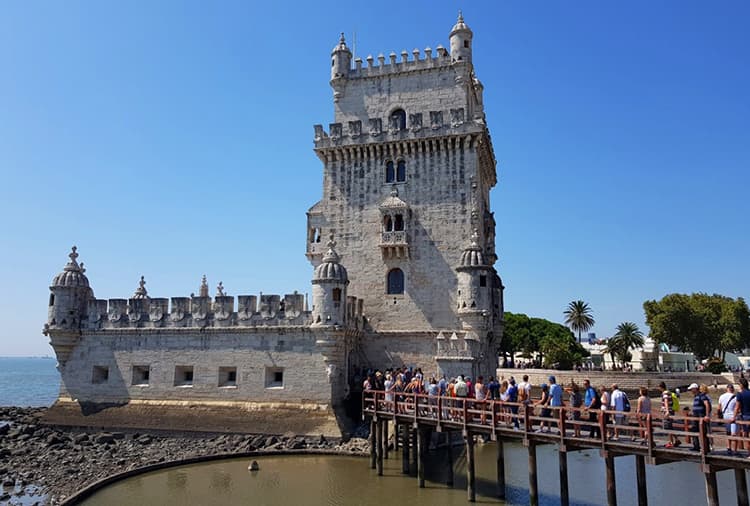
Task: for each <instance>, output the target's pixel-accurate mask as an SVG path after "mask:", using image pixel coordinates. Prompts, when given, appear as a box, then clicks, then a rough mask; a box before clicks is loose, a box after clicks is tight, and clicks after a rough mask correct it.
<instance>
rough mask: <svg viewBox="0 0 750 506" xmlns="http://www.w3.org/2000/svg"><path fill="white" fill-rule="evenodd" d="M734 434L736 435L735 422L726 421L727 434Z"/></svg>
mask: <svg viewBox="0 0 750 506" xmlns="http://www.w3.org/2000/svg"><path fill="white" fill-rule="evenodd" d="M736 435H737V424H736V423H728V424H727V436H736Z"/></svg>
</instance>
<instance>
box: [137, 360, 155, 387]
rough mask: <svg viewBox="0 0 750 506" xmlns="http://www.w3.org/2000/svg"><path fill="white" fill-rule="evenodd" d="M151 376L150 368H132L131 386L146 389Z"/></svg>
mask: <svg viewBox="0 0 750 506" xmlns="http://www.w3.org/2000/svg"><path fill="white" fill-rule="evenodd" d="M150 376H151V370H150V367H149V366H147V365H134V366H133V385H135V386H141V387H147V386H148V383H149V380H150Z"/></svg>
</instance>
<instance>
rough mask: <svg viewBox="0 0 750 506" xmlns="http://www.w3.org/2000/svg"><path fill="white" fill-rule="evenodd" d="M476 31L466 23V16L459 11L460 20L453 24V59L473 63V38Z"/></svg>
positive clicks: (451, 37)
mask: <svg viewBox="0 0 750 506" xmlns="http://www.w3.org/2000/svg"><path fill="white" fill-rule="evenodd" d="M473 36H474V33H473V32H472V31H471V28H469V27H468V25H467V24H466V23H464V17H463V15H462V14H461V11H458V21H456V24H455V25H454V26H453V29H452V30H451V34H450V41H451V59H452V60H453V61H454V62H456V61H465V62H468V63H471V39H472V37H473Z"/></svg>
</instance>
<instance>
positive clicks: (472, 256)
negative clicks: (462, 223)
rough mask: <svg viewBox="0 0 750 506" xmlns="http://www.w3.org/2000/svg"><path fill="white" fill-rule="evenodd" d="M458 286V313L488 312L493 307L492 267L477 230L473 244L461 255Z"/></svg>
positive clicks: (473, 236) (472, 239)
mask: <svg viewBox="0 0 750 506" xmlns="http://www.w3.org/2000/svg"><path fill="white" fill-rule="evenodd" d="M456 272H457V275H458V276H457V277H458V285H457V289H458V292H457V297H456V299H457V300H458V308H457V309H458V312H459V313H472V312H480V313H481V312H487V311H489V310H490V308H491V307H492V293H491V283H492V280H491V279H490V275H491V274H492V266H490V265H488V264H487V262H486V260H485V256H484V252H483V251H482V247H481V246H480V245H479V233H478V232H477V230H476V229H475V230H474V232H473V233H472V236H471V243H470V244H469V246H467V247H466V249H464V251H463V253H462V254H461V263H460V264H459V265H458V266H457V267H456Z"/></svg>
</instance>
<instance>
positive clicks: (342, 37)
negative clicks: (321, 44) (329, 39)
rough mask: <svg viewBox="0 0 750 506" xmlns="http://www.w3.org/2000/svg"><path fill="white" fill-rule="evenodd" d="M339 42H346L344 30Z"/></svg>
mask: <svg viewBox="0 0 750 506" xmlns="http://www.w3.org/2000/svg"><path fill="white" fill-rule="evenodd" d="M339 44H344V45H345V44H346V39H344V32H341V38H340V39H339Z"/></svg>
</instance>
